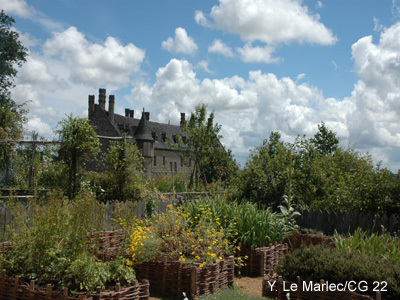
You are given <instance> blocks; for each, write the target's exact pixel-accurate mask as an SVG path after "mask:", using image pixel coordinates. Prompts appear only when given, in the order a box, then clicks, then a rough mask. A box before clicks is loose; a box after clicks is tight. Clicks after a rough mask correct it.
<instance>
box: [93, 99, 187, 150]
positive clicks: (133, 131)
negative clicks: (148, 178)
mask: <svg viewBox="0 0 400 300" xmlns="http://www.w3.org/2000/svg"><path fill="white" fill-rule="evenodd" d="M96 106H97V105H96ZM106 119H107V120H108V121H109V122H110V123H111V121H110V120H109V118H108V116H107V117H106ZM114 124H115V126H114V127H116V128H118V130H119V135H120V136H121V135H122V133H124V132H126V133H127V134H128V135H130V136H132V137H133V142H135V143H137V140H138V139H142V140H148V141H149V140H150V141H154V149H164V150H173V149H171V148H170V147H168V145H167V141H170V142H172V143H175V142H176V136H177V135H178V134H180V133H181V128H180V126H179V125H172V124H165V123H158V122H152V121H148V120H147V119H146V117H145V113H144V112H143V113H142V118H141V119H137V118H130V117H125V116H122V115H119V114H114ZM99 127H101V126H99ZM98 129H99V130H98V131H99V133H98V134H99V135H101V128H98Z"/></svg>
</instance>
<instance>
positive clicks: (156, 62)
mask: <svg viewBox="0 0 400 300" xmlns="http://www.w3.org/2000/svg"><path fill="white" fill-rule="evenodd" d="M0 9H4V11H5V12H6V13H7V14H8V15H10V16H12V17H13V18H14V19H15V21H16V22H15V24H14V27H13V28H14V30H16V31H17V32H18V33H19V34H20V40H21V42H22V43H23V44H24V45H25V46H26V47H27V48H28V51H29V55H28V57H27V61H26V63H25V64H24V65H23V66H22V68H20V69H19V70H18V76H17V78H16V79H15V85H16V87H15V88H14V89H13V90H12V97H13V99H14V100H15V101H16V102H17V103H24V102H26V101H29V102H28V104H27V108H28V109H29V115H28V117H29V121H28V123H27V125H26V132H27V133H29V132H30V131H36V132H38V133H39V134H40V135H42V136H44V137H46V138H48V139H51V138H53V137H54V136H55V133H54V131H55V130H56V129H57V128H58V127H57V126H58V122H59V121H60V120H61V119H63V118H65V117H66V116H67V115H70V114H71V113H72V114H73V115H74V116H82V117H85V116H87V110H88V95H95V96H96V102H97V100H98V90H99V88H106V89H107V95H110V94H113V95H115V112H116V113H119V114H122V115H124V111H125V108H130V109H134V110H135V116H138V114H139V112H141V111H142V110H143V109H145V110H146V111H149V112H150V119H151V120H152V121H156V122H170V123H171V124H177V125H178V124H179V120H180V113H181V112H184V113H186V115H187V116H188V115H189V114H190V113H191V112H192V111H193V110H194V107H195V106H196V105H198V104H200V103H203V104H206V105H207V109H208V111H209V112H211V111H213V112H214V114H215V120H216V122H217V123H218V124H219V125H221V134H222V136H223V139H222V142H223V144H224V145H225V146H226V147H227V148H228V149H230V150H232V153H233V154H234V157H235V158H236V159H237V161H238V162H239V163H240V165H241V166H242V167H243V166H244V165H245V163H246V161H247V159H248V155H249V153H250V151H251V150H252V149H254V148H255V147H258V146H261V145H262V143H263V140H264V139H267V138H268V137H269V136H270V134H271V132H272V131H278V132H279V133H280V134H281V137H282V140H284V141H286V142H293V141H294V140H295V138H296V137H297V136H298V135H301V136H302V135H306V136H307V137H312V136H313V135H314V134H315V133H316V132H317V130H318V125H319V124H321V122H324V123H325V125H326V126H327V127H328V129H330V130H332V131H334V132H335V133H336V135H337V137H338V138H339V139H340V144H341V146H343V147H352V148H354V149H356V150H358V151H359V152H360V153H368V154H370V155H371V157H372V159H373V160H374V162H375V163H381V164H382V166H383V167H388V168H389V169H390V170H392V171H393V172H397V170H398V169H400V151H399V150H400V0H320V1H317V0H190V1H188V0H115V1H109V0H85V1H81V0H0ZM106 107H108V105H106Z"/></svg>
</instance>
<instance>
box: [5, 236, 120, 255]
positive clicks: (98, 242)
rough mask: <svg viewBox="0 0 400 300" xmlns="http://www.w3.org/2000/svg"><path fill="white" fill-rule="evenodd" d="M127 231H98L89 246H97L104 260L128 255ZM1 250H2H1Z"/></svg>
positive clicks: (97, 253) (90, 240) (97, 250)
mask: <svg viewBox="0 0 400 300" xmlns="http://www.w3.org/2000/svg"><path fill="white" fill-rule="evenodd" d="M125 238H126V232H125V230H123V229H119V230H109V231H97V232H94V233H92V234H90V235H89V236H88V241H87V242H88V247H91V246H95V248H94V249H95V250H96V251H95V253H94V254H95V255H96V256H97V257H98V258H99V259H101V260H102V261H109V260H112V259H114V258H115V257H117V256H124V257H127V254H126V250H125V249H126V242H125ZM0 251H1V250H0Z"/></svg>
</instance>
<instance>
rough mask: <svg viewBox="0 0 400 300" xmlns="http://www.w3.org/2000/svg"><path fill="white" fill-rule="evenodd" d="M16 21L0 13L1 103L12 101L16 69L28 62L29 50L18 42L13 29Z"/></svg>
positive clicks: (2, 11)
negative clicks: (11, 95)
mask: <svg viewBox="0 0 400 300" xmlns="http://www.w3.org/2000/svg"><path fill="white" fill-rule="evenodd" d="M14 22H15V20H14V19H13V18H12V17H10V16H8V15H6V14H5V13H4V10H1V12H0V103H3V102H9V101H11V99H10V98H9V97H10V94H9V93H10V91H9V90H10V89H11V88H12V87H13V78H14V77H15V76H16V75H17V69H16V67H17V66H18V67H21V65H22V63H23V62H25V61H26V56H27V55H28V49H27V48H25V47H24V46H23V45H22V44H21V42H20V41H19V40H18V38H19V34H18V32H16V31H14V30H13V29H12V28H11V27H12V24H13V23H14Z"/></svg>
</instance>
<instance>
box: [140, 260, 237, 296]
mask: <svg viewBox="0 0 400 300" xmlns="http://www.w3.org/2000/svg"><path fill="white" fill-rule="evenodd" d="M134 269H135V271H136V277H137V278H138V279H139V280H142V279H148V280H149V282H150V292H151V293H152V294H153V293H154V294H157V295H162V296H173V297H176V299H182V298H183V293H186V295H187V296H188V297H189V298H190V299H195V298H198V297H200V296H203V295H210V294H212V293H214V292H215V291H217V290H220V289H224V288H227V287H228V286H231V285H232V284H233V278H234V259H233V257H232V258H231V257H230V258H225V259H223V260H221V261H220V262H218V263H214V264H212V265H208V266H205V267H200V266H199V264H197V263H184V262H178V261H167V260H165V261H153V262H145V263H142V264H140V265H137V266H134Z"/></svg>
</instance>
